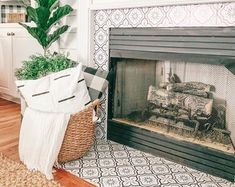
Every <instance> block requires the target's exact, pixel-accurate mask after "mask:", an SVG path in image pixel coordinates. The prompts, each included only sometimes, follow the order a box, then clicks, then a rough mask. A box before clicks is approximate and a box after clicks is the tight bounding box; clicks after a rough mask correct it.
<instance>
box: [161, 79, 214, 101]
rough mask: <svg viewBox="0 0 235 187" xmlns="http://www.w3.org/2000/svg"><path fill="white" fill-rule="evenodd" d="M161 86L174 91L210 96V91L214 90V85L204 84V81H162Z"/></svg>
mask: <svg viewBox="0 0 235 187" xmlns="http://www.w3.org/2000/svg"><path fill="white" fill-rule="evenodd" d="M159 87H160V88H164V89H167V90H168V91H172V92H181V93H186V94H191V95H196V96H200V97H205V98H208V97H209V95H210V93H209V92H210V91H212V90H213V86H211V85H209V84H204V83H202V82H183V83H167V82H162V83H160V84H159Z"/></svg>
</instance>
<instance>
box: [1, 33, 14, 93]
mask: <svg viewBox="0 0 235 187" xmlns="http://www.w3.org/2000/svg"><path fill="white" fill-rule="evenodd" d="M6 34H7V33H3V32H1V31H0V92H1V93H4V94H7V93H10V86H11V85H10V84H11V77H12V75H11V74H12V71H11V67H12V55H10V54H11V53H12V48H11V40H10V39H9V36H7V35H6Z"/></svg>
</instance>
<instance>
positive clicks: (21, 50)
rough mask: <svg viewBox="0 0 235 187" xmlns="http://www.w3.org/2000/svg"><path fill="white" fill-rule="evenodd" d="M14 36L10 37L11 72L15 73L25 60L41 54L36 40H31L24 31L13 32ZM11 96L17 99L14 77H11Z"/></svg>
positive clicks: (41, 51)
mask: <svg viewBox="0 0 235 187" xmlns="http://www.w3.org/2000/svg"><path fill="white" fill-rule="evenodd" d="M14 33H15V35H14V36H13V37H12V51H13V52H12V61H13V63H12V64H13V65H12V68H13V69H12V70H13V72H15V71H16V69H17V68H20V67H21V65H22V62H23V61H24V60H27V59H28V58H29V57H30V56H31V55H33V54H37V53H43V50H42V48H41V46H40V45H39V44H38V42H37V41H36V39H34V38H32V37H31V36H30V35H29V34H28V33H26V31H19V32H17V31H15V32H14ZM12 79H13V80H12V85H11V88H12V96H14V97H18V94H17V90H16V85H15V80H16V78H15V76H14V75H13V77H12Z"/></svg>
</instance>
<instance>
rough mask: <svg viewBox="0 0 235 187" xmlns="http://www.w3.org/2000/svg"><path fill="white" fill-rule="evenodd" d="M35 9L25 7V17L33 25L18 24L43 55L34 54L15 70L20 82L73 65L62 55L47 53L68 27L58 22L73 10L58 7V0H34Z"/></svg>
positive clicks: (65, 6)
mask: <svg viewBox="0 0 235 187" xmlns="http://www.w3.org/2000/svg"><path fill="white" fill-rule="evenodd" d="M36 3H37V4H38V7H37V8H33V7H31V6H27V7H26V11H27V15H28V17H29V19H30V20H32V22H33V23H34V24H35V25H34V26H29V25H27V24H25V23H20V25H22V26H23V27H24V28H25V29H27V31H28V32H29V34H31V35H32V36H33V37H34V38H35V39H36V40H37V41H38V43H39V44H40V45H41V46H42V48H43V51H44V54H43V55H41V54H36V55H33V56H31V57H30V58H29V60H26V61H24V62H23V65H22V67H21V68H19V69H17V70H16V77H17V78H18V79H20V80H22V79H24V80H27V79H37V78H39V77H42V76H45V75H46V74H48V73H49V72H57V71H60V70H63V69H66V68H70V67H72V66H73V64H72V63H71V62H70V61H69V60H68V59H67V57H66V56H65V55H63V54H55V55H52V54H50V52H49V51H48V49H49V48H50V46H51V45H52V44H53V43H54V42H55V41H57V40H58V39H59V38H60V36H61V35H62V34H63V33H65V32H66V31H67V30H68V28H69V26H68V25H62V26H61V25H60V24H59V22H60V20H61V19H62V18H63V17H64V16H66V15H68V14H70V13H71V12H72V11H73V9H72V7H71V6H69V5H64V6H60V5H59V0H36Z"/></svg>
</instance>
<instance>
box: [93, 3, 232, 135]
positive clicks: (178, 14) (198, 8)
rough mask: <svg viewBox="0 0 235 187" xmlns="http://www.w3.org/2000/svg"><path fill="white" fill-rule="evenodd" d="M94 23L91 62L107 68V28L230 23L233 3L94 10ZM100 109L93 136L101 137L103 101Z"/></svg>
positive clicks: (103, 120)
mask: <svg viewBox="0 0 235 187" xmlns="http://www.w3.org/2000/svg"><path fill="white" fill-rule="evenodd" d="M94 22H95V23H94V25H95V28H94V29H95V34H94V61H95V64H96V67H97V68H100V69H103V70H108V60H109V28H113V27H188V26H190V27H194V26H234V25H235V2H231V3H211V4H195V5H178V6H176V5H174V6H157V7H147V8H146V7H145V8H126V9H112V10H97V11H95V15H94ZM198 68H200V69H203V68H201V67H198ZM193 69H195V68H194V67H193ZM204 69H205V68H204ZM197 76H198V75H197ZM101 108H102V116H103V118H102V120H101V123H99V124H98V126H97V129H96V132H97V138H102V139H105V138H106V129H107V121H106V115H107V113H106V108H107V104H106V101H105V102H103V103H102V107H101ZM234 119H235V118H233V120H234ZM233 120H232V121H233ZM230 121H231V120H230ZM233 124H235V122H234V121H233Z"/></svg>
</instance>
